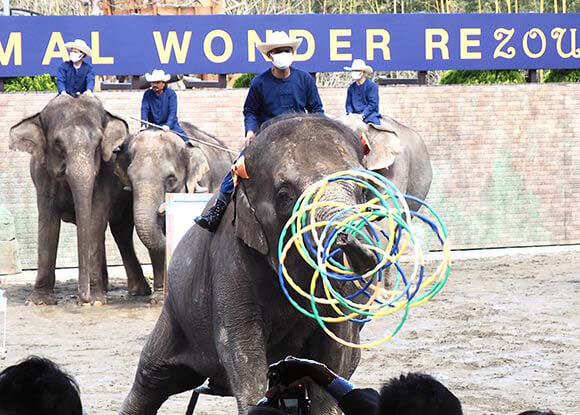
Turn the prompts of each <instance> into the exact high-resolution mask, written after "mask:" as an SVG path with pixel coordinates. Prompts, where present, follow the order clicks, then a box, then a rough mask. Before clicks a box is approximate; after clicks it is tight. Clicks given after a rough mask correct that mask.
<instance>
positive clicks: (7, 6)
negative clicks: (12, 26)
mask: <svg viewBox="0 0 580 415" xmlns="http://www.w3.org/2000/svg"><path fill="white" fill-rule="evenodd" d="M2 4H3V7H2V8H3V9H4V16H10V0H3V1H2Z"/></svg>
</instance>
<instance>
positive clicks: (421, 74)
mask: <svg viewBox="0 0 580 415" xmlns="http://www.w3.org/2000/svg"><path fill="white" fill-rule="evenodd" d="M417 83H418V84H419V85H427V71H418V72H417Z"/></svg>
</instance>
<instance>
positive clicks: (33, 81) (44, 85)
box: [4, 73, 56, 92]
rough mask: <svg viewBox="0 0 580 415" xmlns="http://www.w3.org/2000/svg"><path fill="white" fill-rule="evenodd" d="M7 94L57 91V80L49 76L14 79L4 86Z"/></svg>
mask: <svg viewBox="0 0 580 415" xmlns="http://www.w3.org/2000/svg"><path fill="white" fill-rule="evenodd" d="M4 91H6V92H29V91H56V82H55V79H54V78H53V77H52V76H50V75H49V74H47V73H45V74H43V75H38V76H35V77H34V78H31V77H30V76H24V77H21V78H14V79H11V80H9V81H8V82H6V84H5V85H4Z"/></svg>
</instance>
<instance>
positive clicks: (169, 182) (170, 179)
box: [165, 174, 177, 190]
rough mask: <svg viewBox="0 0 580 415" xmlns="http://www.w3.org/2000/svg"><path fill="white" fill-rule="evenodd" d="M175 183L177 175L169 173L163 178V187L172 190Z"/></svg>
mask: <svg viewBox="0 0 580 415" xmlns="http://www.w3.org/2000/svg"><path fill="white" fill-rule="evenodd" d="M176 183H177V177H175V175H173V174H170V175H168V176H167V177H166V178H165V188H166V189H167V190H173V189H174V188H175V184H176Z"/></svg>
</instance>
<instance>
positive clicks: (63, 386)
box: [0, 356, 83, 415]
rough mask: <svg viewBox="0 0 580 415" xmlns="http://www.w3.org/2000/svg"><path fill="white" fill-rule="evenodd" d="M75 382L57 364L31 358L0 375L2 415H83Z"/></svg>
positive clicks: (0, 411) (34, 357)
mask: <svg viewBox="0 0 580 415" xmlns="http://www.w3.org/2000/svg"><path fill="white" fill-rule="evenodd" d="M82 411H83V409H82V404H81V399H80V396H79V387H78V385H77V383H76V382H75V380H74V379H73V378H72V377H71V376H70V375H68V374H66V373H65V372H63V371H62V370H61V369H60V368H59V367H58V366H57V365H56V364H55V363H54V362H52V361H50V360H48V359H44V358H41V357H36V356H31V357H29V358H27V359H26V360H24V361H22V362H20V363H19V364H17V365H14V366H10V367H7V368H6V369H4V371H3V372H2V373H0V413H1V414H3V415H81V414H82Z"/></svg>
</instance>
